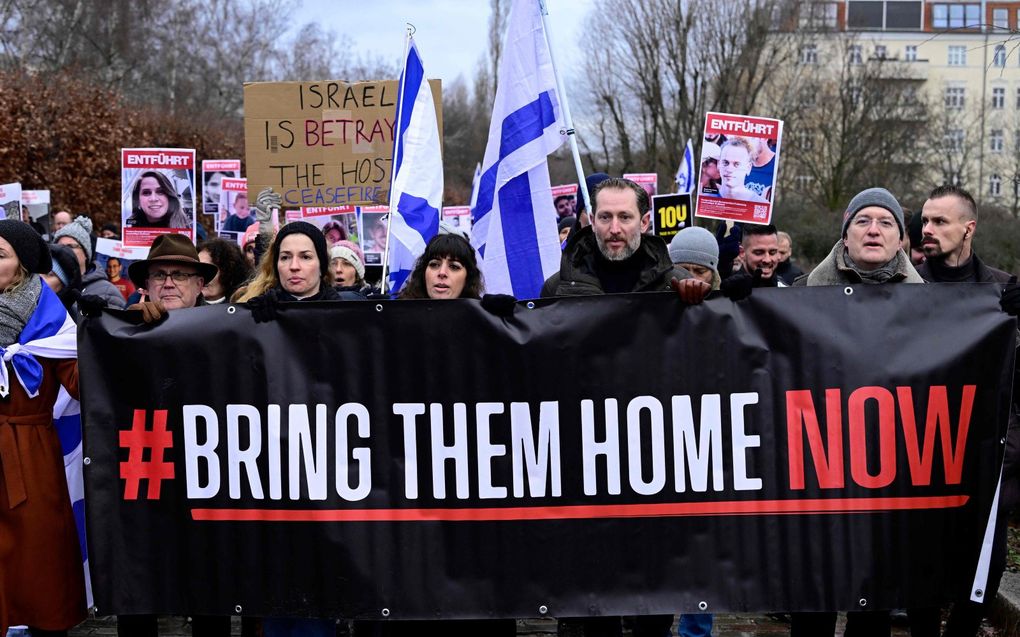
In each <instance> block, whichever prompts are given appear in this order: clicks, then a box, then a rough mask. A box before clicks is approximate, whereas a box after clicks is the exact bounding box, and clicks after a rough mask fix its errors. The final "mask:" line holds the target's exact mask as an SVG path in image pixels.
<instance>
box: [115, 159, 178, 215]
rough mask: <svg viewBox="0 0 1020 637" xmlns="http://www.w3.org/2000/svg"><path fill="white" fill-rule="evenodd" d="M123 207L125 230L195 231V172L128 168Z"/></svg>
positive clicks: (125, 174)
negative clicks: (192, 178) (193, 204)
mask: <svg viewBox="0 0 1020 637" xmlns="http://www.w3.org/2000/svg"><path fill="white" fill-rule="evenodd" d="M124 183H125V184H128V187H127V192H125V193H124V200H123V206H122V212H121V214H122V223H123V226H124V227H125V228H192V227H193V224H194V222H193V219H194V211H193V210H192V209H191V206H192V202H193V201H194V198H193V196H192V180H191V171H188V170H160V169H155V168H145V169H137V168H128V169H125V170H124Z"/></svg>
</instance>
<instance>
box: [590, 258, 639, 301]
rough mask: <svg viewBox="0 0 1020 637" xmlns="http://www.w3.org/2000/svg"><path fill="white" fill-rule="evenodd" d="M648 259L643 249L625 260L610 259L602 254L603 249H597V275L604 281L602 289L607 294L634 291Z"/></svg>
mask: <svg viewBox="0 0 1020 637" xmlns="http://www.w3.org/2000/svg"><path fill="white" fill-rule="evenodd" d="M646 261H647V258H646V255H645V254H644V252H642V251H641V250H638V251H637V252H635V253H634V254H632V255H631V256H629V257H627V258H626V259H624V260H623V261H610V260H609V259H607V258H605V257H604V256H602V251H601V250H596V251H595V275H596V276H597V277H598V279H599V281H600V282H601V283H602V291H603V292H605V293H606V294H623V293H626V292H633V291H634V288H635V287H637V284H638V279H640V278H641V272H642V271H643V270H644V269H645V267H646V263H645V262H646Z"/></svg>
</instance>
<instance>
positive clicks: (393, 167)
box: [379, 23, 415, 294]
mask: <svg viewBox="0 0 1020 637" xmlns="http://www.w3.org/2000/svg"><path fill="white" fill-rule="evenodd" d="M414 31H415V28H414V25H412V24H410V23H408V25H407V35H405V36H404V62H403V68H402V69H401V71H400V80H399V81H400V91H399V92H398V94H397V115H396V117H394V118H393V119H394V120H396V123H395V124H394V128H393V130H394V131H396V136H395V137H394V139H393V161H392V162H391V163H390V195H392V194H393V183H394V182H395V181H396V179H397V164H398V161H397V159H398V156H397V153H399V152H400V144H399V143H397V139H398V138H399V137H400V124H401V121H400V111H401V110H403V108H404V84H406V80H407V78H406V77H405V76H404V74H405V73H407V52H408V51H409V50H410V49H411V34H412V33H414ZM396 208H397V206H396V202H394V201H393V197H392V196H391V197H390V212H389V214H387V215H386V249H385V250H383V262H382V280H381V281H380V282H379V284H380V288H379V290H380V292H381V293H382V294H386V283H387V281H386V279H387V277H388V276H389V272H388V270H389V267H390V228H391V227H392V226H393V214H394V212H396Z"/></svg>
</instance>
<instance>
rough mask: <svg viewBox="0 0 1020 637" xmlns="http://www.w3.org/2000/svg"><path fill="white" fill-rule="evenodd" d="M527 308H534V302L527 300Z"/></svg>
mask: <svg viewBox="0 0 1020 637" xmlns="http://www.w3.org/2000/svg"><path fill="white" fill-rule="evenodd" d="M528 309H529V310H533V309H535V302H534V301H528Z"/></svg>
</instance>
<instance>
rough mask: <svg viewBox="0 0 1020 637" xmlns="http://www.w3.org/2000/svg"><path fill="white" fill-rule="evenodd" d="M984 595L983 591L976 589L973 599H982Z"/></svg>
mask: <svg viewBox="0 0 1020 637" xmlns="http://www.w3.org/2000/svg"><path fill="white" fill-rule="evenodd" d="M984 594H985V592H984V591H983V590H981V589H980V588H979V589H977V590H976V591H974V597H983V596H984Z"/></svg>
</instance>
